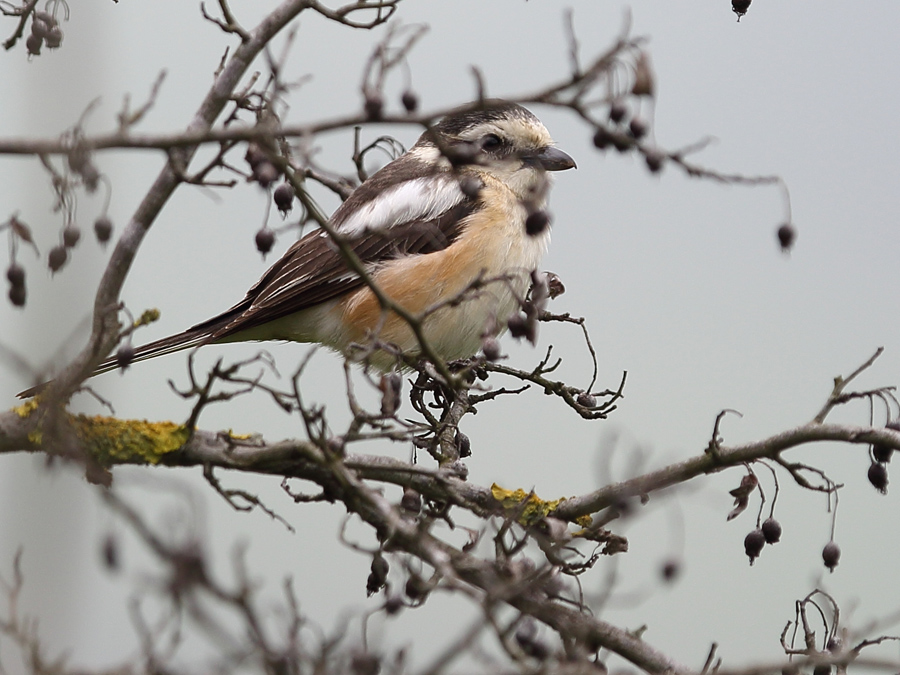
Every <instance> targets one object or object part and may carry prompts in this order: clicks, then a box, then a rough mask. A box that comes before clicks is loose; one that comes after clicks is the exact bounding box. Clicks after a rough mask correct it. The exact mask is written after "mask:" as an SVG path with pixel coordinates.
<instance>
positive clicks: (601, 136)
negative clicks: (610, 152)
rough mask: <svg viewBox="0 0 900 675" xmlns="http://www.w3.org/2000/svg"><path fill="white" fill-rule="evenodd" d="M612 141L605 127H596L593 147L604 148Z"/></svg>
mask: <svg viewBox="0 0 900 675" xmlns="http://www.w3.org/2000/svg"><path fill="white" fill-rule="evenodd" d="M610 143H612V134H611V133H609V132H608V131H607V130H606V127H597V131H595V132H594V147H595V148H597V149H598V150H606V148H608V147H609V145H610Z"/></svg>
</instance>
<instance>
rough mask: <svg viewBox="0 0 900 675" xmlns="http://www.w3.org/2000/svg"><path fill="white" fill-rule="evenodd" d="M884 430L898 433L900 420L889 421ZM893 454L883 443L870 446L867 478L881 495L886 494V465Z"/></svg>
mask: <svg viewBox="0 0 900 675" xmlns="http://www.w3.org/2000/svg"><path fill="white" fill-rule="evenodd" d="M884 428H885V429H890V430H891V431H900V419H897V420H891V421H890V422H888V423H887V424H886V425H885V427H884ZM893 454H894V449H893V448H892V447H891V446H889V445H884V444H883V443H875V444H874V445H873V446H872V460H873V461H872V463H871V464H870V465H869V471H868V474H867V475H868V478H869V482H870V483H871V484H872V487H874V488H875V489H876V490H878V491H879V492H880V493H881V494H883V495H886V494H887V488H888V472H887V464H888V463H889V462H890V461H891V455H893Z"/></svg>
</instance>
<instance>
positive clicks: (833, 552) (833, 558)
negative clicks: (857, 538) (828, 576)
mask: <svg viewBox="0 0 900 675" xmlns="http://www.w3.org/2000/svg"><path fill="white" fill-rule="evenodd" d="M840 559H841V547H840V546H838V545H837V544H835V543H834V542H833V541H829V542H828V543H827V544H825V548H823V549H822V562H824V563H825V567H827V568H828V569H829V570H830V571H832V572H834V568H835V567H837V565H838V561H839V560H840Z"/></svg>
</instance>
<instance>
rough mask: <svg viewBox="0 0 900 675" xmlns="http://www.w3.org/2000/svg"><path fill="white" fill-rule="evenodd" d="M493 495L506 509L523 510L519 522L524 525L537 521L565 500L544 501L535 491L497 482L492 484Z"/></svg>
mask: <svg viewBox="0 0 900 675" xmlns="http://www.w3.org/2000/svg"><path fill="white" fill-rule="evenodd" d="M491 495H493V497H494V499H496V500H497V501H498V502H500V505H501V506H502V507H503V508H504V509H514V510H519V511H521V513H520V514H519V522H520V523H522V524H523V525H531V524H533V523H536V522H537V521H539V520H540V519H541V518H543V517H545V516H547V515H549V514H550V512H552V511H554V510H555V509H556V507H557V506H559V505H560V503H561V502H562V501H563V500H562V499H554V500H553V501H549V502H548V501H544V500H543V499H540V498H539V497H538V496H537V495H536V494H534V493H533V492H525V490H523V489H521V488H519V489H518V490H507V489H505V488H502V487H500V486H499V485H497V484H496V483H494V484H493V485H491Z"/></svg>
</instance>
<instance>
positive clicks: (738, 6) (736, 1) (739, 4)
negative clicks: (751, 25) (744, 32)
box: [731, 0, 753, 21]
mask: <svg viewBox="0 0 900 675" xmlns="http://www.w3.org/2000/svg"><path fill="white" fill-rule="evenodd" d="M751 2H753V0H731V11H733V12H734V13H735V14H737V17H738V21H740V20H741V17H742V16H744V14H746V13H747V10H748V9H750V3H751Z"/></svg>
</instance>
